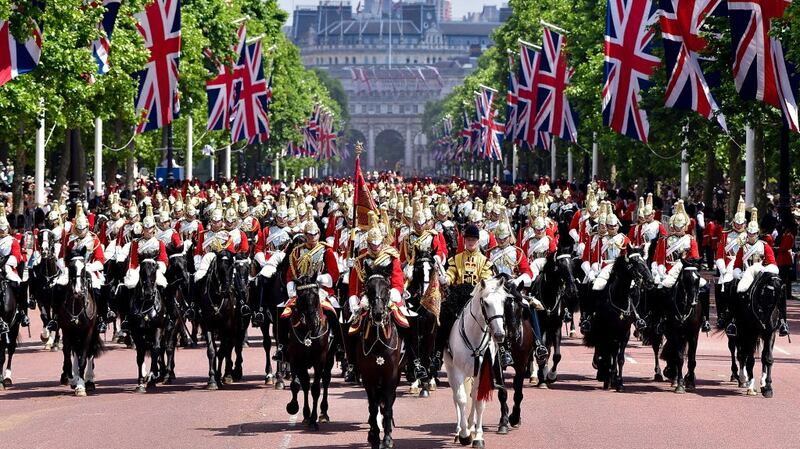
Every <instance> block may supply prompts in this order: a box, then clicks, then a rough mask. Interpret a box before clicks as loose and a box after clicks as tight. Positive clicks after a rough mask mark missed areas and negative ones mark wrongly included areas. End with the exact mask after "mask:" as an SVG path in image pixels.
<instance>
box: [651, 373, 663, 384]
mask: <svg viewBox="0 0 800 449" xmlns="http://www.w3.org/2000/svg"><path fill="white" fill-rule="evenodd" d="M653 380H654V381H656V382H664V376H662V375H661V373H658V374H656V375H655V376H653Z"/></svg>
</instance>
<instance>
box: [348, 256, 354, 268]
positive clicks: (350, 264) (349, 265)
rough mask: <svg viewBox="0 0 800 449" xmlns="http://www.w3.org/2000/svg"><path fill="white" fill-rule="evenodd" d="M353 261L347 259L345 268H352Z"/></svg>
mask: <svg viewBox="0 0 800 449" xmlns="http://www.w3.org/2000/svg"><path fill="white" fill-rule="evenodd" d="M354 264H355V261H354V260H353V259H352V258H348V259H347V268H353V265H354Z"/></svg>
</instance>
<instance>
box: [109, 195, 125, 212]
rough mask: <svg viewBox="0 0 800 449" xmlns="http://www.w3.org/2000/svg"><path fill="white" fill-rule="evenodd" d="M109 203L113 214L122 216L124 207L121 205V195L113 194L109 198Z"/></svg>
mask: <svg viewBox="0 0 800 449" xmlns="http://www.w3.org/2000/svg"><path fill="white" fill-rule="evenodd" d="M108 202H109V203H110V206H111V207H110V209H111V213H113V214H121V213H122V212H123V209H122V205H120V204H119V195H117V194H116V193H112V194H110V195H109V196H108Z"/></svg>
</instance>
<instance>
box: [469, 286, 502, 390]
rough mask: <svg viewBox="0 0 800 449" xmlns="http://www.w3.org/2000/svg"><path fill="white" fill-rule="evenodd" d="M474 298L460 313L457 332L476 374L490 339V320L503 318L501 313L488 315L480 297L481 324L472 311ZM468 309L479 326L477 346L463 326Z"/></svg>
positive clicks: (483, 301) (484, 302) (484, 303)
mask: <svg viewBox="0 0 800 449" xmlns="http://www.w3.org/2000/svg"><path fill="white" fill-rule="evenodd" d="M500 288H503V289H505V286H503V285H501V286H500ZM474 299H475V297H474V296H473V298H472V299H471V300H470V303H469V307H466V308H465V309H464V310H462V311H461V313H460V317H459V318H460V319H459V329H458V333H459V335H460V336H461V340H462V341H463V342H464V345H465V346H466V347H467V349H468V350H469V351H470V355H471V356H472V358H473V360H474V361H475V372H474V375H475V376H477V375H478V369H479V368H480V363H479V361H480V360H481V358H482V357H483V353H484V352H485V351H486V349H487V348H488V347H489V344H490V343H491V341H492V339H491V336H489V326H490V325H491V323H492V321H494V320H503V314H499V315H492V316H489V313H488V312H487V311H486V301H485V300H484V298H483V297H481V298H480V301H481V303H480V306H481V318H482V319H483V324H481V321H479V318H478V317H477V316H475V313H474V312H473V311H472V301H473V300H474ZM467 310H469V314H470V316H471V317H472V320H473V321H475V323H476V324H477V325H478V326H479V327H480V328H481V338H480V340H479V341H478V345H477V346H473V345H472V342H470V341H469V336H468V335H467V332H466V329H465V327H464V324H465V321H466V314H465V313H466V311H467Z"/></svg>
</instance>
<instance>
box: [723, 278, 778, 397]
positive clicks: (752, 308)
mask: <svg viewBox="0 0 800 449" xmlns="http://www.w3.org/2000/svg"><path fill="white" fill-rule="evenodd" d="M784 288H785V286H784V285H783V282H782V281H781V278H780V276H779V275H777V274H774V273H761V274H759V275H758V276H757V277H756V279H755V281H753V285H751V286H750V288H749V289H748V290H747V291H746V292H744V293H743V294H741V295H739V298H738V299H739V300H738V301H737V303H738V304H737V306H736V307H734V313H735V316H736V323H737V334H736V337H734V339H735V344H736V352H737V355H738V361H739V373H738V380H739V386H740V387H745V388H747V394H748V395H756V394H757V391H756V385H755V378H754V376H753V367H754V366H755V355H754V354H755V352H756V351H757V350H758V348H759V346H761V366H762V377H761V385H760V387H761V394H763V395H764V397H765V398H771V397H772V396H773V394H774V393H773V390H772V364H773V361H774V358H773V355H772V350H773V348H774V346H775V332H776V331H777V329H778V325H779V321H780V312H779V309H778V308H779V304H780V301H781V298H782V296H781V295H785V293H784Z"/></svg>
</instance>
